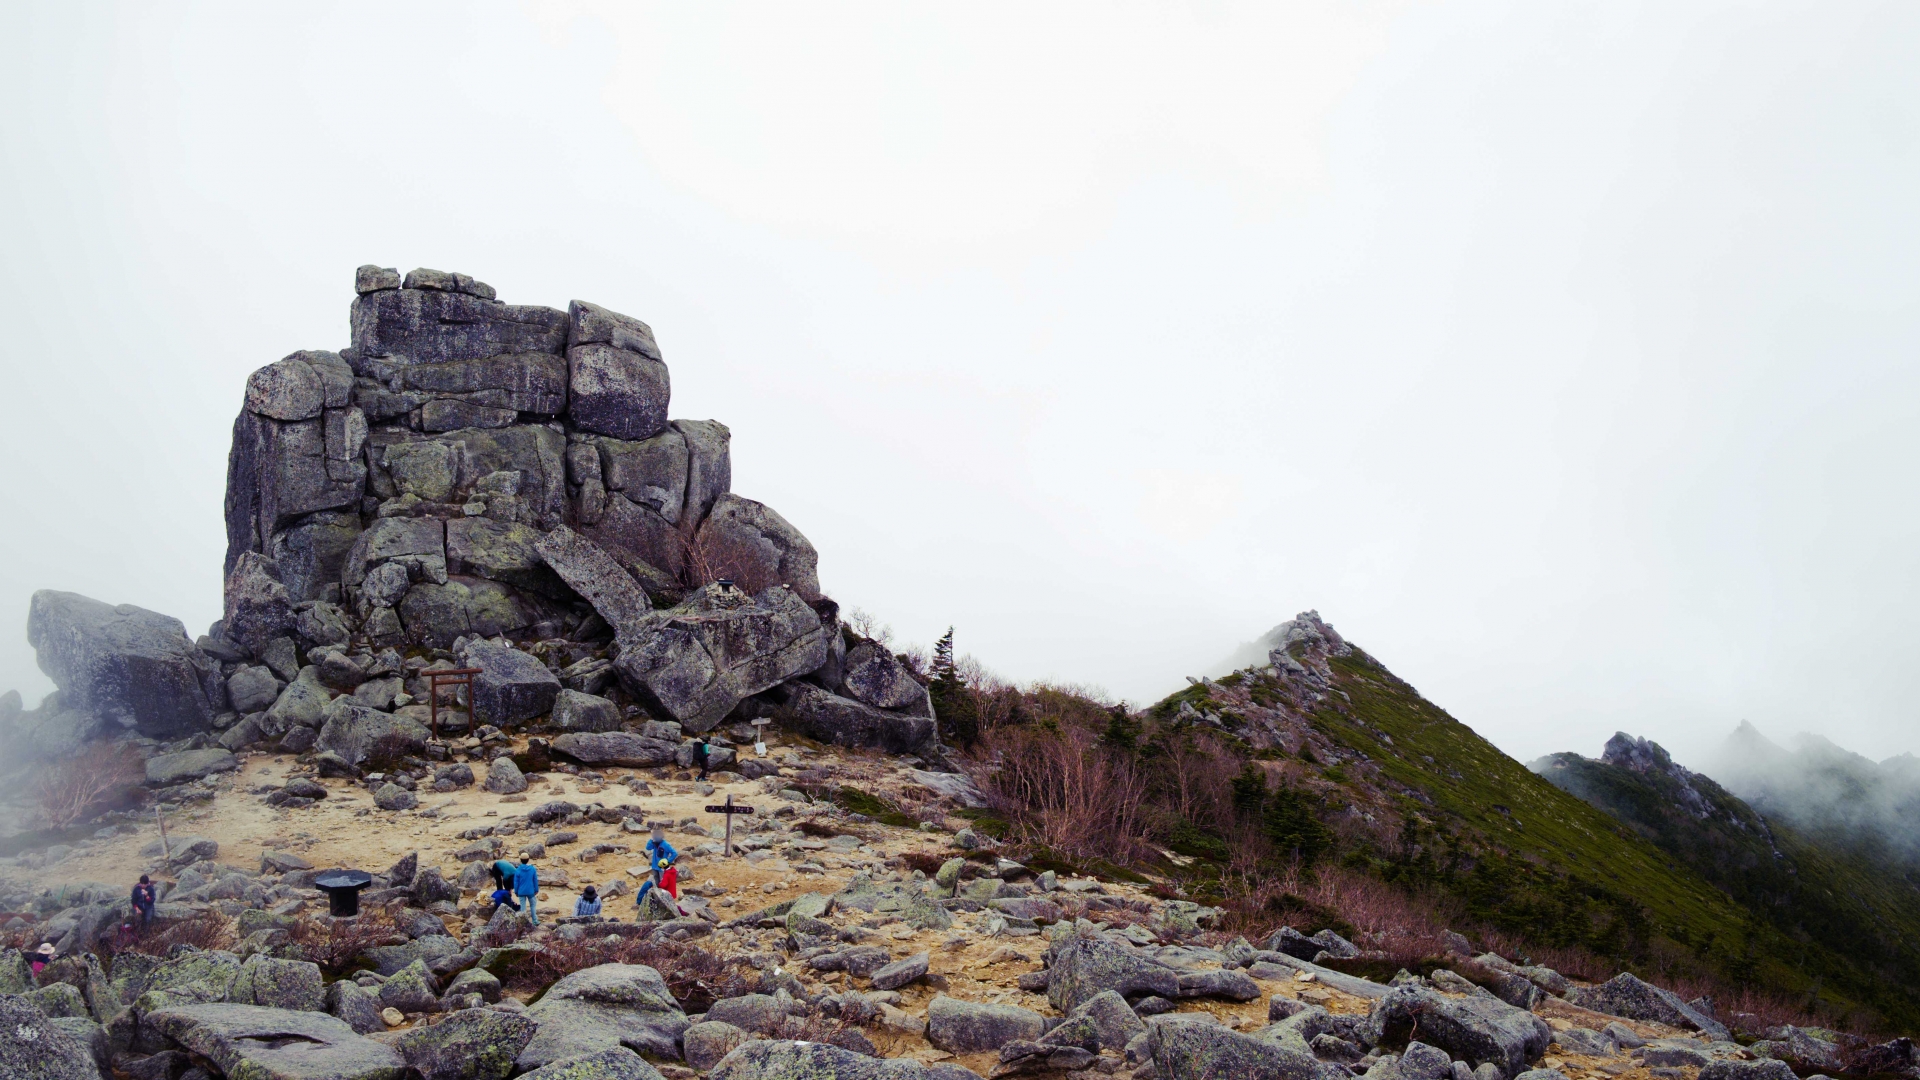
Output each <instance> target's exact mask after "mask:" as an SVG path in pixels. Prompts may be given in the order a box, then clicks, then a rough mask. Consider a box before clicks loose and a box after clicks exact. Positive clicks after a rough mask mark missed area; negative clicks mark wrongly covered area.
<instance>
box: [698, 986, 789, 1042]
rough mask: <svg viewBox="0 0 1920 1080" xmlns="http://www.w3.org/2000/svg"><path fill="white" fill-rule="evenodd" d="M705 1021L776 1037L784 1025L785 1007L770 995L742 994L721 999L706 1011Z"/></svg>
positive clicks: (779, 1000)
mask: <svg viewBox="0 0 1920 1080" xmlns="http://www.w3.org/2000/svg"><path fill="white" fill-rule="evenodd" d="M707 1019H708V1020H709V1021H712V1022H714V1023H722V1024H729V1025H731V1026H733V1027H737V1028H740V1029H742V1030H744V1031H752V1032H757V1033H759V1034H761V1035H778V1034H780V1031H781V1029H782V1027H784V1026H785V1024H786V1019H787V1006H786V1003H785V1002H783V1001H782V1000H781V999H779V998H777V997H774V996H773V995H771V994H742V995H740V996H739V997H731V998H722V999H720V1000H719V1001H716V1002H714V1003H713V1005H712V1006H711V1007H710V1008H708V1010H707Z"/></svg>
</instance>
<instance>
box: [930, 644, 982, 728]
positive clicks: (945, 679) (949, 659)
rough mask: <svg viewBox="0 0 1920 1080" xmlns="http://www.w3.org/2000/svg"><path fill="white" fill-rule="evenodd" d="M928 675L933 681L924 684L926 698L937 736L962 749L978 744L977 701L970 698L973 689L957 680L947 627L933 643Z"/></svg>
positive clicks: (978, 719)
mask: <svg viewBox="0 0 1920 1080" xmlns="http://www.w3.org/2000/svg"><path fill="white" fill-rule="evenodd" d="M931 674H932V675H933V681H932V682H931V683H929V684H928V685H927V696H928V697H929V698H931V699H932V700H933V715H934V719H935V720H936V721H937V722H938V723H939V725H940V733H941V735H942V736H944V737H945V738H946V740H947V741H948V742H950V743H953V744H954V745H955V746H959V747H962V748H965V747H969V746H972V745H973V744H974V743H976V742H979V741H980V702H979V701H978V700H977V699H976V698H975V697H974V696H973V690H972V689H971V688H970V687H968V686H967V684H966V683H965V682H963V681H961V679H960V672H959V669H958V668H956V667H955V666H954V663H953V627H951V626H949V627H947V632H946V633H944V634H942V635H940V640H939V641H936V642H934V643H933V669H932V671H931Z"/></svg>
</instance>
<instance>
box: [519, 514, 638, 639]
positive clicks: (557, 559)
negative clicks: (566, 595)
mask: <svg viewBox="0 0 1920 1080" xmlns="http://www.w3.org/2000/svg"><path fill="white" fill-rule="evenodd" d="M534 550H535V551H537V552H538V553H539V555H540V557H541V558H543V559H545V560H546V561H547V565H548V566H550V567H552V568H553V570H554V571H555V572H556V573H557V574H559V575H560V577H561V578H562V579H563V580H565V581H566V583H567V584H568V585H569V586H571V587H572V588H573V590H574V591H575V592H577V593H579V594H580V595H581V596H582V597H584V598H585V599H586V601H587V603H589V604H591V605H593V610H595V611H597V612H599V613H600V617H601V618H603V619H605V620H606V621H607V625H608V626H611V627H613V628H614V630H616V631H621V630H623V629H626V628H635V627H638V626H639V625H640V624H641V622H642V620H644V619H646V618H647V617H648V616H650V615H651V614H652V613H653V603H652V601H650V600H648V599H647V594H646V591H645V590H643V589H642V588H641V587H640V583H639V582H637V581H635V580H634V579H633V575H631V574H629V573H627V572H626V571H625V570H624V569H622V568H621V566H620V564H619V563H618V562H616V561H615V560H614V558H613V556H611V555H609V554H607V552H606V550H605V549H604V548H602V547H601V546H600V545H598V544H596V543H594V542H593V541H592V540H589V539H587V538H586V537H584V536H581V535H580V534H579V533H576V532H574V531H573V530H572V529H569V528H567V527H566V526H564V525H562V526H559V527H558V528H556V529H554V530H553V531H552V532H550V533H547V534H546V535H545V536H543V537H541V538H540V540H539V541H538V542H537V543H535V544H534Z"/></svg>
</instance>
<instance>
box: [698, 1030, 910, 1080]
mask: <svg viewBox="0 0 1920 1080" xmlns="http://www.w3.org/2000/svg"><path fill="white" fill-rule="evenodd" d="M929 1072H931V1070H929V1069H927V1068H926V1066H923V1065H921V1064H920V1063H919V1062H916V1061H913V1060H912V1059H910V1058H877V1057H869V1056H867V1055H865V1054H858V1053H855V1052H854V1051H852V1050H844V1049H841V1048H840V1047H838V1046H832V1045H829V1044H827V1043H818V1042H792V1041H788V1040H784V1039H782V1040H774V1039H758V1040H755V1041H753V1042H749V1043H742V1044H740V1045H739V1046H738V1047H735V1048H734V1050H733V1052H732V1053H730V1054H728V1055H727V1056H726V1057H724V1058H722V1059H720V1063H719V1064H718V1065H715V1066H714V1067H713V1071H712V1072H711V1073H709V1074H708V1075H709V1077H710V1078H711V1080H931V1077H929V1076H928V1075H927V1074H928V1073H929Z"/></svg>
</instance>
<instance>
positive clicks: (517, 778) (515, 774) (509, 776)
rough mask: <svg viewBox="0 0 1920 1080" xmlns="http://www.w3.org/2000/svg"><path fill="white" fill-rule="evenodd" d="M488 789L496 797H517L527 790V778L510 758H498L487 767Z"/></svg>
mask: <svg viewBox="0 0 1920 1080" xmlns="http://www.w3.org/2000/svg"><path fill="white" fill-rule="evenodd" d="M486 789H487V790H488V791H491V792H493V793H494V794H495V795H516V794H518V793H520V792H522V791H525V790H527V778H526V776H525V775H524V774H522V773H521V772H520V766H518V765H515V764H514V763H513V759H512V758H510V757H497V758H494V759H493V762H492V763H491V764H489V765H488V766H487V782H486Z"/></svg>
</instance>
